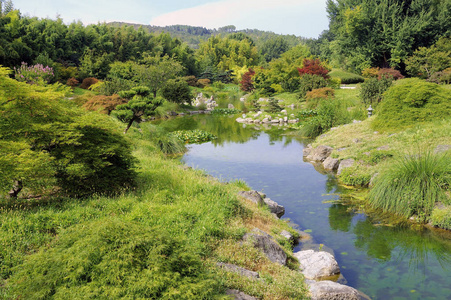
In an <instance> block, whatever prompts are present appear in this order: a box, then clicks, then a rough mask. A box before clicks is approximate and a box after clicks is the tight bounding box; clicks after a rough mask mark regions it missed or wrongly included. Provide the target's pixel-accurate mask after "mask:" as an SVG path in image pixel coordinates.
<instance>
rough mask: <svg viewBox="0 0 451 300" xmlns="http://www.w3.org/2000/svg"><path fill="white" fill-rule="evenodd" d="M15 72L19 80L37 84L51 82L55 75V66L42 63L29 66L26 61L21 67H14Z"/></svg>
mask: <svg viewBox="0 0 451 300" xmlns="http://www.w3.org/2000/svg"><path fill="white" fill-rule="evenodd" d="M14 74H15V78H16V80H17V81H20V82H26V83H28V84H37V85H44V84H46V83H49V82H50V81H51V80H52V79H53V78H54V77H55V73H54V72H53V68H51V67H49V66H45V67H44V66H43V65H41V64H36V65H32V66H28V64H27V63H26V62H22V65H21V66H20V67H19V68H16V67H14Z"/></svg>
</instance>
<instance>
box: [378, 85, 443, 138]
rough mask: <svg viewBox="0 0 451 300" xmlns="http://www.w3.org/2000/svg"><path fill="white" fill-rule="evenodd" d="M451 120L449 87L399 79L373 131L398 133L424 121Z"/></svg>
mask: <svg viewBox="0 0 451 300" xmlns="http://www.w3.org/2000/svg"><path fill="white" fill-rule="evenodd" d="M450 117H451V94H450V93H449V90H447V89H446V88H444V87H442V86H440V85H437V84H434V83H429V82H426V81H424V80H420V79H417V78H412V79H404V80H399V81H398V82H397V83H396V84H395V85H394V86H392V87H391V88H389V89H388V90H387V91H386V93H385V94H384V97H383V101H382V103H381V105H380V106H379V107H378V111H377V115H376V119H375V120H374V122H373V128H374V129H376V130H381V131H390V130H391V131H394V130H399V129H402V128H406V127H410V126H412V125H414V124H417V123H420V122H429V121H433V120H443V119H446V118H450Z"/></svg>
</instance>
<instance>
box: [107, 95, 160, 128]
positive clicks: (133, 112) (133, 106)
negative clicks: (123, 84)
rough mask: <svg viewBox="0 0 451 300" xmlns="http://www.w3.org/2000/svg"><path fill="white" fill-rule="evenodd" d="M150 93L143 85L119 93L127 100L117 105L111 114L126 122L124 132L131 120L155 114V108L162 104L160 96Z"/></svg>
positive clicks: (130, 124) (138, 120)
mask: <svg viewBox="0 0 451 300" xmlns="http://www.w3.org/2000/svg"><path fill="white" fill-rule="evenodd" d="M151 93H152V92H151V90H150V88H148V87H145V86H137V87H134V88H132V89H131V90H128V91H122V92H120V93H119V96H120V97H122V98H125V99H128V100H129V101H128V102H127V103H126V104H122V105H118V106H117V107H116V110H114V111H113V112H112V115H114V116H116V117H117V118H118V119H119V120H120V121H121V122H124V123H126V124H127V127H126V128H125V130H124V133H127V131H128V130H129V129H130V127H131V126H132V124H133V122H138V123H139V122H142V121H144V119H145V118H147V117H150V116H153V115H155V109H157V107H159V106H160V105H162V104H163V99H162V98H160V97H157V98H154V97H152V96H151Z"/></svg>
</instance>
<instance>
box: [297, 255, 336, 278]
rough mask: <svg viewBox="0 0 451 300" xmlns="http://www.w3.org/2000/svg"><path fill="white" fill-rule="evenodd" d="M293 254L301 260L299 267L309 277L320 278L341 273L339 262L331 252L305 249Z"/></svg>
mask: <svg viewBox="0 0 451 300" xmlns="http://www.w3.org/2000/svg"><path fill="white" fill-rule="evenodd" d="M293 255H294V257H296V258H297V259H298V260H299V268H300V270H301V272H302V274H304V276H305V278H307V279H320V278H323V277H330V276H333V275H337V274H339V273H340V268H339V267H338V263H337V261H336V260H335V258H334V257H333V256H332V254H330V253H327V252H324V251H319V252H318V251H313V250H305V251H299V252H296V253H294V254H293Z"/></svg>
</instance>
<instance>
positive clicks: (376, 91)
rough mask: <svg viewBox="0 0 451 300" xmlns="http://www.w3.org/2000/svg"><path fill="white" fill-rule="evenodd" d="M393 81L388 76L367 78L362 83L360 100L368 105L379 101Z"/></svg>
mask: <svg viewBox="0 0 451 300" xmlns="http://www.w3.org/2000/svg"><path fill="white" fill-rule="evenodd" d="M392 81H393V80H392V79H391V78H387V77H382V78H381V79H378V78H369V79H367V80H365V82H364V83H362V84H361V85H360V100H361V101H362V103H364V104H366V105H369V104H377V103H379V102H380V101H381V100H382V95H383V94H384V92H385V91H386V90H387V89H388V88H389V87H390V86H391V85H392Z"/></svg>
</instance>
